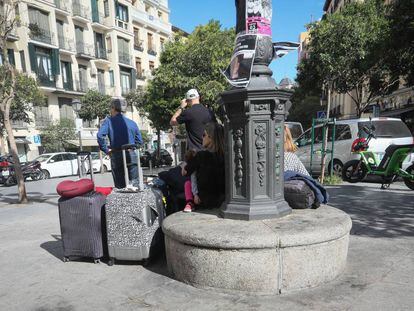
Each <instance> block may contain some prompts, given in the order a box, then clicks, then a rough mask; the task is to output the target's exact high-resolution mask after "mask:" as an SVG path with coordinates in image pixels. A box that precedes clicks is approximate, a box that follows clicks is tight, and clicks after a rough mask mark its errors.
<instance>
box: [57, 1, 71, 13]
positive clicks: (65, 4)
mask: <svg viewBox="0 0 414 311" xmlns="http://www.w3.org/2000/svg"><path fill="white" fill-rule="evenodd" d="M55 5H56V10H57V11H56V12H57V13H60V14H63V15H70V13H71V5H70V1H69V0H55Z"/></svg>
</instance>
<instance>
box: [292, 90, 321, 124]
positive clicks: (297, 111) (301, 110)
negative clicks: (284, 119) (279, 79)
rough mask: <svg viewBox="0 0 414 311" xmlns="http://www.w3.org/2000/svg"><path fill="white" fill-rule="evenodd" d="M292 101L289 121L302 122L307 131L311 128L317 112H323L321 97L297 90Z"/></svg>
mask: <svg viewBox="0 0 414 311" xmlns="http://www.w3.org/2000/svg"><path fill="white" fill-rule="evenodd" d="M309 94H311V95H309ZM290 100H291V102H292V108H291V109H290V111H289V116H288V121H293V122H300V123H301V124H302V126H303V128H304V129H305V130H306V129H307V128H309V127H311V126H312V118H315V117H316V114H317V112H318V111H319V110H321V105H320V97H319V95H318V94H312V93H307V92H305V91H304V90H303V89H301V88H296V89H295V92H294V93H293V95H292V97H291V98H290Z"/></svg>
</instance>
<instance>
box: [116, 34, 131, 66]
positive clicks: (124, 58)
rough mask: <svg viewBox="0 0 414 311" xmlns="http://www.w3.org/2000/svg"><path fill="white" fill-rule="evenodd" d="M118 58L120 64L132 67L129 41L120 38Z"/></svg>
mask: <svg viewBox="0 0 414 311" xmlns="http://www.w3.org/2000/svg"><path fill="white" fill-rule="evenodd" d="M118 57H119V62H120V63H123V64H127V65H131V58H130V56H129V41H128V40H125V39H123V38H120V37H118Z"/></svg>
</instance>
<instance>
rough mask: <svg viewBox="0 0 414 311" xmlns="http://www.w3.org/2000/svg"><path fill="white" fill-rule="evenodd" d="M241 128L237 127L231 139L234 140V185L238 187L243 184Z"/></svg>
mask: <svg viewBox="0 0 414 311" xmlns="http://www.w3.org/2000/svg"><path fill="white" fill-rule="evenodd" d="M243 134H244V132H243V129H242V128H239V129H237V130H236V131H235V132H234V134H233V140H234V167H235V169H234V181H235V183H236V187H237V188H240V187H241V186H242V184H243V164H242V160H243V154H242V148H243V140H242V137H243Z"/></svg>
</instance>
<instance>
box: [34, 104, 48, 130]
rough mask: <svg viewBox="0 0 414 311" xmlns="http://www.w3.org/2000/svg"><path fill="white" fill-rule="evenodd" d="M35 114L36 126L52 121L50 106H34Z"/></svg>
mask: <svg viewBox="0 0 414 311" xmlns="http://www.w3.org/2000/svg"><path fill="white" fill-rule="evenodd" d="M33 114H34V119H35V123H36V126H39V127H40V126H47V125H49V123H50V120H49V107H48V106H34V107H33Z"/></svg>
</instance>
